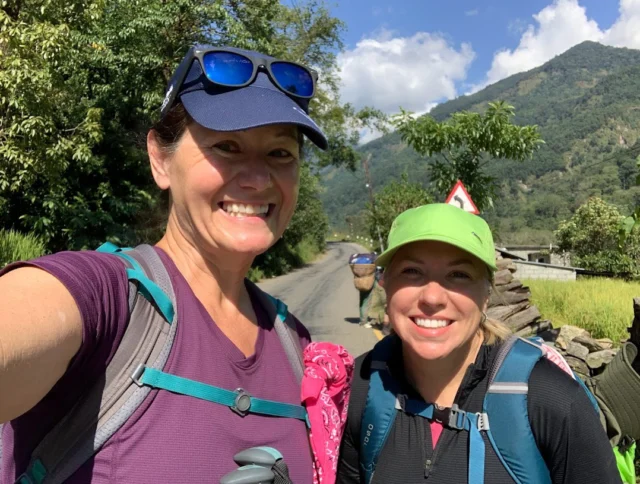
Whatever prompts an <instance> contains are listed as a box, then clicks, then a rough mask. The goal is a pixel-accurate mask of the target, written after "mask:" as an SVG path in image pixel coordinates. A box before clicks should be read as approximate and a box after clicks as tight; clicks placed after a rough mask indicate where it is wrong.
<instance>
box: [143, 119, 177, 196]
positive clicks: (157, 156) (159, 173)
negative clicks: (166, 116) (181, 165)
mask: <svg viewBox="0 0 640 484" xmlns="http://www.w3.org/2000/svg"><path fill="white" fill-rule="evenodd" d="M147 152H148V153H149V163H150V164H151V173H152V174H153V179H154V180H155V182H156V185H158V187H159V188H160V189H161V190H166V189H168V188H169V187H170V186H171V183H170V179H169V159H170V155H169V154H168V153H166V152H165V151H164V150H163V149H162V148H161V147H160V144H159V143H158V139H157V137H156V132H155V131H154V130H152V129H151V130H149V133H148V134H147Z"/></svg>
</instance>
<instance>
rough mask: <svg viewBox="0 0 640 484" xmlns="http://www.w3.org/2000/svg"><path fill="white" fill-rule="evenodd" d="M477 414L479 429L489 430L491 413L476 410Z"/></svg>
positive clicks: (481, 430)
mask: <svg viewBox="0 0 640 484" xmlns="http://www.w3.org/2000/svg"><path fill="white" fill-rule="evenodd" d="M476 416H477V417H478V430H479V431H480V432H488V431H489V415H487V414H486V413H484V412H476Z"/></svg>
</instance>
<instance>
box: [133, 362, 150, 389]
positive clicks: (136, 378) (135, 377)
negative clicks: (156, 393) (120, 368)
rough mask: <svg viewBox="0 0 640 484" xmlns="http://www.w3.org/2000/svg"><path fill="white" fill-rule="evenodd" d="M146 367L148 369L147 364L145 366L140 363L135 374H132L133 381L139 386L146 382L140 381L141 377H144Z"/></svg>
mask: <svg viewBox="0 0 640 484" xmlns="http://www.w3.org/2000/svg"><path fill="white" fill-rule="evenodd" d="M146 369H147V367H146V366H144V365H143V364H139V365H138V367H137V368H136V369H135V371H134V372H133V374H132V375H131V379H132V380H133V383H135V384H136V385H138V386H139V387H142V386H144V384H143V383H142V382H141V381H140V378H142V374H143V373H144V370H146Z"/></svg>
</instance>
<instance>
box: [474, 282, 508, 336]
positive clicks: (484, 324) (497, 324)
mask: <svg viewBox="0 0 640 484" xmlns="http://www.w3.org/2000/svg"><path fill="white" fill-rule="evenodd" d="M488 283H489V296H488V297H487V300H488V299H489V298H490V297H491V293H492V292H496V293H498V289H497V288H496V285H495V284H494V282H493V274H491V273H490V274H489V279H488ZM498 297H500V296H498ZM480 331H481V332H482V334H483V335H484V342H485V343H486V344H488V345H493V344H496V343H500V342H502V341H504V340H506V339H507V338H508V337H509V336H511V334H512V332H511V329H510V328H509V326H507V325H506V324H504V323H503V322H502V321H498V320H497V319H492V318H488V317H487V315H486V314H485V313H484V312H483V313H482V319H481V320H480Z"/></svg>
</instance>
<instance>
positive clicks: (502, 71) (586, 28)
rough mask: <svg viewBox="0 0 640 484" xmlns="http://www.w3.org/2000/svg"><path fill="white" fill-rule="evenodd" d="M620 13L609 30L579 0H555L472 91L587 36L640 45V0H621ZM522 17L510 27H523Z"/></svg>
mask: <svg viewBox="0 0 640 484" xmlns="http://www.w3.org/2000/svg"><path fill="white" fill-rule="evenodd" d="M619 5H620V6H619V11H620V15H619V17H618V19H617V20H616V22H615V23H614V25H613V26H612V27H611V28H610V29H608V30H606V31H605V30H602V29H601V28H600V26H599V25H598V24H597V22H596V21H595V20H593V19H590V18H589V17H588V15H587V11H586V9H585V8H584V7H583V6H582V5H580V3H579V0H554V1H553V3H551V4H550V5H548V6H546V7H545V8H543V9H542V10H541V11H540V12H538V13H537V14H535V15H534V16H533V19H534V20H535V24H529V25H527V27H526V30H524V33H523V34H522V36H521V38H520V42H519V44H518V46H517V47H516V48H515V49H513V50H509V49H502V50H500V51H498V52H497V53H496V54H495V55H494V58H493V62H492V64H491V68H490V69H489V72H488V73H487V77H486V79H485V80H484V81H483V82H482V83H480V84H477V85H475V86H473V88H472V90H471V92H476V91H478V90H480V89H482V88H483V87H485V86H487V85H489V84H492V83H494V82H497V81H499V80H500V79H504V78H505V77H508V76H510V75H512V74H516V73H518V72H522V71H526V70H529V69H533V68H535V67H538V66H540V65H542V64H544V63H545V62H547V61H548V60H550V59H551V58H553V57H555V56H556V55H558V54H561V53H562V52H564V51H566V50H567V49H569V48H571V47H573V46H574V45H577V44H579V43H581V42H584V41H585V40H593V41H597V42H601V43H603V44H608V45H613V46H616V47H631V48H640V28H638V26H639V25H640V0H620V4H619ZM521 25H522V24H521V22H520V21H519V20H518V21H517V22H515V23H514V24H513V25H510V27H509V28H510V30H511V31H512V32H513V29H514V28H516V27H518V28H519V27H521Z"/></svg>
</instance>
